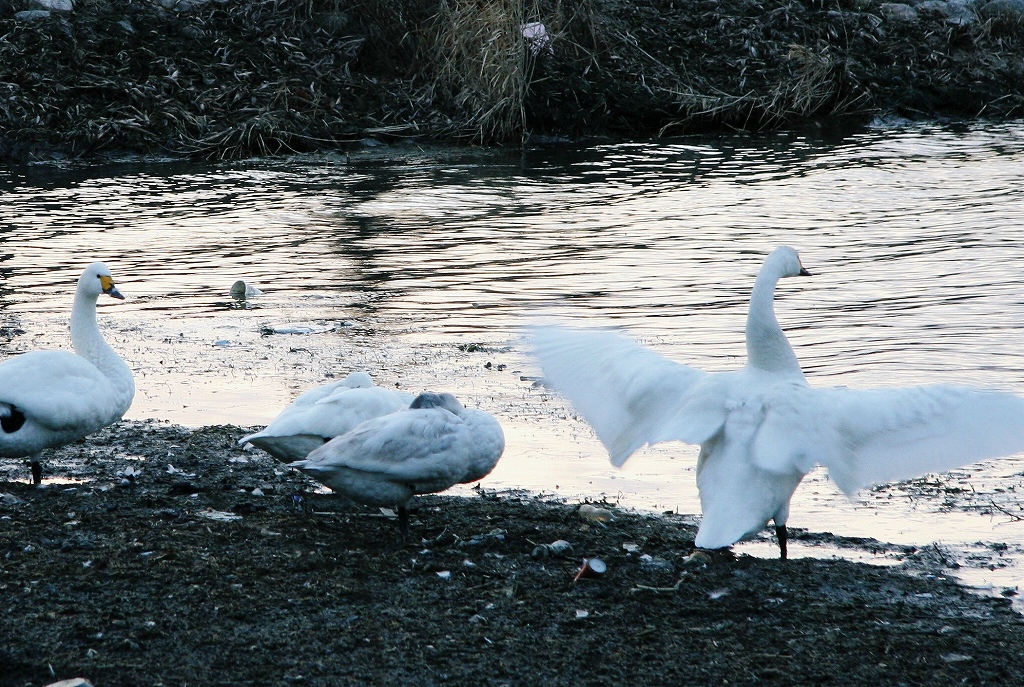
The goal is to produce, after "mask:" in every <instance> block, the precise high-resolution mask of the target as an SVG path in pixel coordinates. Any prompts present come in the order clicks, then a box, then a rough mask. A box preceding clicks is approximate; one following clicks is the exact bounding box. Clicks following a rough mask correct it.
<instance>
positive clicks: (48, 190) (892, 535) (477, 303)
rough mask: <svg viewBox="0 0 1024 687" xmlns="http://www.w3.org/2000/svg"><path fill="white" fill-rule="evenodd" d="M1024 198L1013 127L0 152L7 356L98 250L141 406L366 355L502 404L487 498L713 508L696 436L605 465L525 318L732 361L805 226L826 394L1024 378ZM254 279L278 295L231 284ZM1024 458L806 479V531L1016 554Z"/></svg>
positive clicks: (802, 247) (263, 412)
mask: <svg viewBox="0 0 1024 687" xmlns="http://www.w3.org/2000/svg"><path fill="white" fill-rule="evenodd" d="M1022 189H1024V124H1022V123H1011V124H983V125H974V126H961V127H945V126H937V125H913V126H910V125H907V126H898V125H894V126H885V127H881V126H880V127H877V128H869V129H867V130H862V131H859V132H857V133H855V134H849V135H844V136H838V135H837V136H834V137H826V136H821V137H812V136H807V135H803V134H793V133H783V134H771V135H765V136H729V137H721V138H694V139H677V140H669V141H654V142H640V143H629V144H614V145H594V146H588V147H581V148H565V147H552V148H535V149H530V150H527V151H525V152H522V153H520V152H514V153H493V152H490V153H484V152H474V151H465V150H463V151H452V150H442V149H419V148H393V147H385V146H379V147H370V146H368V147H367V148H366V150H365V151H364V152H361V153H359V154H357V155H352V156H351V157H345V156H313V157H300V158H292V159H287V160H271V161H247V162H244V163H232V164H218V165H183V164H180V163H147V164H139V163H127V162H126V163H119V164H108V165H92V166H78V165H65V166H61V165H54V164H45V165H33V166H26V167H17V168H7V169H4V168H0V239H2V242H0V326H2V327H4V328H5V329H4V330H3V333H2V334H0V352H3V353H4V354H5V355H6V354H9V353H13V352H18V351H24V350H30V349H34V348H38V347H44V346H45V347H68V346H69V342H68V336H67V332H66V329H67V324H68V311H69V307H70V301H71V291H72V289H73V286H74V283H75V280H76V279H77V277H78V274H79V273H80V271H81V269H82V268H83V267H84V266H85V265H86V264H87V263H89V262H91V261H93V260H97V259H100V260H103V261H105V262H107V264H108V265H109V266H110V267H111V268H112V270H113V272H114V276H115V279H116V280H117V282H118V286H119V288H120V289H121V291H122V292H123V293H124V294H125V295H126V296H128V300H127V301H126V302H125V303H115V302H113V301H112V300H110V301H109V302H107V303H102V309H101V311H100V320H101V326H102V327H103V328H104V331H105V333H106V335H107V337H108V339H109V340H110V341H111V342H112V344H113V345H114V346H115V348H117V349H118V350H119V351H120V352H121V353H122V355H123V357H124V358H125V359H126V360H127V361H128V362H129V364H130V365H131V366H132V368H133V369H134V370H135V373H136V383H137V386H138V394H137V396H136V400H135V403H134V406H133V407H132V409H131V411H130V412H129V413H128V415H127V417H128V418H134V419H143V418H158V419H160V420H166V421H170V422H174V423H179V424H184V425H191V426H198V425H205V424H221V423H233V424H239V425H244V426H253V425H263V424H266V423H267V422H268V421H269V420H270V419H271V418H272V417H273V416H274V415H276V413H277V412H278V411H279V410H280V409H281V408H282V407H284V405H286V404H287V403H288V402H289V401H290V400H291V398H292V397H293V396H294V395H296V394H297V393H298V392H300V391H302V390H304V389H307V388H309V387H312V386H314V385H317V384H320V383H323V382H325V381H329V380H330V379H331V378H333V377H338V376H343V375H344V374H346V373H347V372H349V371H351V370H353V369H367V370H368V371H370V372H371V374H373V375H374V376H375V378H376V379H377V380H378V383H381V384H399V385H401V386H402V387H404V388H406V389H408V390H410V391H417V390H422V389H425V388H431V389H438V390H450V391H453V392H454V393H456V394H457V395H459V396H460V397H461V398H462V399H463V401H464V402H465V403H466V404H467V405H470V406H476V407H480V408H483V409H485V410H488V411H490V412H492V413H494V414H495V415H496V416H498V417H499V419H500V420H501V421H502V423H503V425H504V426H505V429H506V434H507V438H508V448H507V451H506V453H505V456H504V458H503V459H502V462H501V463H500V464H499V466H498V468H497V469H496V470H495V472H494V473H493V474H492V475H491V476H490V477H489V478H488V479H487V480H485V482H484V485H485V486H486V487H489V488H496V489H512V488H522V489H527V490H530V491H534V492H541V493H548V494H552V493H553V494H557V495H560V496H567V497H570V498H581V497H583V498H599V497H606V498H608V499H609V500H612V501H618V502H620V503H621V504H622V505H624V506H629V507H636V508H644V509H657V510H678V511H680V512H684V513H697V512H699V504H698V501H697V496H696V489H695V485H694V464H695V458H696V449H695V448H693V447H688V446H684V445H663V446H658V447H655V448H653V449H647V450H644V451H642V452H641V453H639V454H637V455H636V456H634V457H633V458H632V459H631V461H630V462H629V463H627V465H626V467H625V469H623V470H615V469H613V468H612V467H611V466H610V465H609V463H608V461H607V457H606V455H605V454H604V452H603V450H602V449H601V447H600V445H599V444H598V443H597V442H596V441H595V439H594V438H593V436H592V435H591V433H590V431H589V429H588V428H587V427H586V426H585V425H583V424H582V423H581V422H579V421H578V420H577V419H575V418H574V417H573V415H572V413H571V411H569V409H567V408H566V406H565V405H564V404H563V403H562V402H561V401H560V400H559V399H557V398H552V397H550V396H549V395H547V394H545V393H544V392H543V391H542V390H540V389H537V388H535V387H534V384H533V382H534V380H535V379H536V378H537V376H538V371H537V369H536V366H535V365H534V364H533V363H532V361H530V360H529V358H528V357H527V356H526V355H525V354H524V349H523V346H522V344H521V342H520V341H519V337H520V335H521V332H522V327H523V326H524V325H526V324H528V323H530V322H533V321H535V320H536V319H537V318H539V317H548V316H555V317H559V318H562V319H564V320H567V321H570V322H572V323H576V324H580V325H587V326H617V327H621V328H623V329H624V330H627V331H628V332H630V333H631V334H633V335H634V336H636V337H637V338H640V339H642V340H644V341H645V343H648V344H649V345H651V346H652V347H654V348H656V349H657V350H659V351H661V352H662V353H664V354H666V355H668V356H670V357H673V358H675V359H677V360H680V361H682V362H686V363H688V364H691V365H693V366H696V367H699V368H703V369H707V370H724V369H730V368H733V367H736V366H738V365H741V364H742V361H743V354H744V348H743V323H744V318H745V315H746V304H747V299H748V297H749V293H750V288H751V286H752V284H753V279H754V277H755V275H756V274H757V271H758V269H759V268H760V265H761V261H762V259H763V256H764V255H766V254H767V253H768V252H769V251H770V250H771V249H772V248H774V247H775V246H777V245H780V244H789V245H792V246H794V247H796V248H797V249H798V250H799V251H800V253H801V256H802V259H803V262H804V265H805V266H806V267H807V268H808V269H809V270H810V271H811V272H812V273H813V274H814V276H813V277H812V278H807V279H800V280H785V281H783V282H782V284H781V285H780V288H779V291H778V294H777V312H778V316H779V320H780V322H781V323H782V326H783V328H784V329H785V330H786V332H787V334H788V335H789V337H790V340H791V342H792V344H793V346H794V348H795V350H796V352H797V355H798V356H799V358H800V359H801V361H802V363H803V365H804V367H805V369H806V371H807V373H808V378H809V380H810V382H811V384H813V385H846V386H853V387H866V386H879V385H909V384H920V383H932V382H939V381H948V382H957V383H966V384H972V385H980V386H985V387H993V388H1000V389H1009V390H1015V391H1018V392H1021V393H1024V353H1022V351H1021V344H1022V342H1024V280H1022V276H1024V275H1022V270H1024V190H1022ZM239 279H243V280H246V281H248V282H250V283H252V284H254V285H255V286H257V287H258V288H260V289H262V290H263V292H264V293H263V295H261V296H258V297H254V298H251V299H249V300H247V301H239V300H235V299H233V298H232V297H231V296H230V295H229V288H230V287H231V285H232V283H233V282H235V281H236V280H239ZM1022 473H1024V457H1022V458H1017V459H1008V460H1004V461H996V462H991V463H986V464H981V465H977V466H972V467H970V468H967V469H964V470H961V471H958V472H956V473H954V474H953V475H951V476H944V477H943V478H941V480H940V481H938V482H936V484H937V485H938V486H937V487H936V488H935V489H932V490H927V489H926V490H924V492H922V491H921V490H916V491H915V490H904V489H885V490H879V491H873V492H866V493H865V494H864V495H863V498H862V499H861V501H860V502H859V503H851V502H849V501H848V500H847V499H845V497H842V496H841V495H839V494H838V492H837V490H836V489H835V487H834V486H833V485H832V484H831V483H830V482H829V481H828V480H827V478H826V477H825V475H824V474H822V473H813V474H812V475H811V476H809V477H808V479H807V480H805V482H804V484H803V485H802V486H801V488H800V489H799V490H798V491H797V495H796V498H795V499H794V502H793V512H792V515H791V518H790V525H791V526H792V527H806V528H808V529H810V530H812V531H833V532H835V533H837V534H844V535H850V536H866V537H875V538H877V539H881V540H884V541H891V542H898V543H913V544H918V545H921V544H928V543H930V542H935V541H937V542H942V543H943V544H944V545H948V546H950V547H952V548H953V549H955V551H957V552H959V553H958V554H957V555H959V556H961V557H962V558H963V559H964V560H965V561H967V560H968V559H970V557H971V556H972V555H974V554H975V553H977V552H978V551H979V550H989V549H990V548H991V547H987V544H990V543H992V542H1005V543H1007V544H1008V545H1009V548H1008V549H1007V551H1006V552H1002V553H1000V554H999V556H1000V557H1002V558H1005V559H1006V561H1010V560H1011V559H1013V558H1014V557H1015V556H1019V554H1020V551H1021V550H1022V547H1024V523H1022V522H1021V521H1020V516H1024V505H1022V504H1018V503H1017V501H1016V499H1015V498H1014V490H1016V489H1020V490H1021V491H1024V487H1022V486H1021V482H1022V481H1024V477H1022ZM20 476H21V475H20V473H19V477H20ZM951 493H952V494H953V495H952V496H951ZM957 493H959V494H960V495H956V494H957ZM975 542H980V543H978V544H975ZM746 546H748V547H750V550H751V551H760V550H764V551H765V552H768V551H769V550H768V549H767V548H765V547H766V546H767V545H765V544H758V543H754V544H749V545H746ZM758 547H761V548H760V549H759V548H758ZM972 552H973V553H972ZM767 555H771V554H770V553H768V554H767ZM798 555H799V554H798ZM990 558H991V556H990ZM1001 564H1002V563H999V565H1001ZM986 565H988V564H986ZM968 567H970V566H969V564H968ZM975 567H976V568H979V569H981V570H982V572H980V573H979V576H980V577H979V578H978V579H977V580H976V581H978V582H979V583H986V582H985V581H986V580H988V579H989V578H990V577H991V578H992V579H991V581H990V582H989V583H991V584H995V585H1004V586H1014V585H1015V584H1016V579H1017V573H1016V572H1013V570H1014V569H1013V568H1010V569H1007V570H1004V571H1003V572H1002V573H1000V572H998V571H996V572H994V573H992V575H989V572H988V571H986V570H985V569H983V566H975ZM1000 574H1001V575H1002V577H999V575H1000Z"/></svg>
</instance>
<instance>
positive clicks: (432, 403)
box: [409, 391, 466, 415]
mask: <svg viewBox="0 0 1024 687" xmlns="http://www.w3.org/2000/svg"><path fill="white" fill-rule="evenodd" d="M419 408H444V409H445V410H447V411H448V412H450V413H454V414H455V415H461V414H462V413H463V411H465V410H466V409H465V408H464V407H463V406H462V404H461V403H459V401H458V399H457V398H455V397H454V396H452V395H451V394H446V393H444V394H439V393H436V392H433V391H427V392H424V393H422V394H420V395H419V396H417V397H416V398H415V399H413V402H412V404H411V405H410V406H409V410H417V409H419Z"/></svg>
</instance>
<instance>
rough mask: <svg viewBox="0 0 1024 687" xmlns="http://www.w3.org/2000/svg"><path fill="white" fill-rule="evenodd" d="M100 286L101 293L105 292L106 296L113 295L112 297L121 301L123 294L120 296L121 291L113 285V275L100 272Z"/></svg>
mask: <svg viewBox="0 0 1024 687" xmlns="http://www.w3.org/2000/svg"><path fill="white" fill-rule="evenodd" d="M100 287H101V288H102V289H103V293H105V294H107V295H108V296H113V297H114V298H120V299H121V300H122V301H123V300H124V296H122V295H121V292H120V291H118V290H117V287H116V286H114V278H113V277H108V276H107V275H105V274H101V275H100Z"/></svg>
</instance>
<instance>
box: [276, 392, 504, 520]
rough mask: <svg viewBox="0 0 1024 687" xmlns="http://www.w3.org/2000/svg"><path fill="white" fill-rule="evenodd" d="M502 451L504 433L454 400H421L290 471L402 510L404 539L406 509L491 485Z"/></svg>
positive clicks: (435, 395)
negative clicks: (470, 485)
mask: <svg viewBox="0 0 1024 687" xmlns="http://www.w3.org/2000/svg"><path fill="white" fill-rule="evenodd" d="M504 450H505V435H504V434H503V433H502V431H501V425H499V424H498V421H497V420H495V419H494V418H493V417H492V416H490V415H488V414H487V413H485V412H483V411H481V410H467V409H466V408H464V407H463V406H462V404H461V403H459V402H458V400H456V398H455V397H454V396H452V395H451V394H438V393H431V392H428V393H424V394H420V395H419V396H417V397H416V399H415V400H414V401H413V402H412V404H411V405H410V406H409V408H408V409H407V410H403V411H401V412H398V413H392V414H390V415H385V416H383V417H378V418H376V419H373V420H368V421H366V422H364V423H362V424H361V425H359V426H358V427H356V428H355V429H353V430H352V431H351V432H349V433H348V434H344V435H342V436H340V437H337V438H336V439H332V440H331V441H329V442H327V443H326V444H324V445H323V446H322V447H320V448H318V449H316V450H315V451H313V452H312V453H310V454H309V456H308V457H307V458H306V459H305V460H300V461H296V462H294V463H291V464H290V465H289V467H293V468H298V469H300V470H302V471H303V472H305V473H306V474H307V475H309V476H310V477H312V478H313V479H315V480H316V481H318V482H321V483H322V484H325V485H327V486H328V487H330V488H331V489H333V490H334V491H336V492H338V493H339V494H342V495H344V496H347V497H348V498H350V499H352V500H353V501H355V502H356V503H362V504H364V505H368V506H397V507H398V523H399V526H400V527H401V530H402V534H403V535H404V534H405V533H406V532H407V531H408V527H409V514H408V511H407V510H406V507H405V504H406V502H408V501H409V499H410V498H412V497H413V495H415V494H432V493H435V492H439V491H444V490H445V489H447V488H449V487H451V486H454V485H456V484H462V483H466V482H475V481H477V480H480V479H483V478H484V477H486V476H487V475H488V474H489V473H490V472H491V470H493V469H494V466H495V465H496V464H497V463H498V459H499V458H500V457H501V454H502V452H503V451H504Z"/></svg>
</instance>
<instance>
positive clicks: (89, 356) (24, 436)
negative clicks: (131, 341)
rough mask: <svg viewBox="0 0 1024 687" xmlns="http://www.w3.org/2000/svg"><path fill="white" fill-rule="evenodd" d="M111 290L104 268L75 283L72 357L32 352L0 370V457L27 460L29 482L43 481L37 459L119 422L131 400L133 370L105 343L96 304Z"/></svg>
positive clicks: (98, 264) (64, 353)
mask: <svg viewBox="0 0 1024 687" xmlns="http://www.w3.org/2000/svg"><path fill="white" fill-rule="evenodd" d="M102 293H105V294H107V295H109V296H113V297H114V298H118V299H122V300H123V299H124V296H122V295H121V293H120V292H119V291H118V290H117V289H116V288H115V287H114V280H113V278H112V277H111V275H110V270H109V269H107V266H106V265H104V264H103V263H102V262H94V263H93V264H91V265H89V266H88V267H87V268H86V269H85V272H83V273H82V276H81V277H80V278H79V279H78V289H77V290H76V291H75V301H74V305H73V306H72V309H71V344H72V346H73V347H74V349H75V352H74V353H71V352H69V351H56V350H47V351H31V352H29V353H22V354H21V355H18V356H15V357H13V358H11V359H9V360H6V361H4V362H3V363H0V456H3V457H5V458H20V457H23V456H32V460H31V464H32V480H33V482H35V484H39V483H40V481H41V474H42V471H41V468H40V465H39V461H38V454H39V453H40V452H41V451H43V449H47V448H52V447H55V446H63V445H64V444H68V443H71V442H72V441H75V440H77V439H81V438H82V437H84V436H86V435H87V434H91V433H92V432H95V431H96V430H98V429H100V428H102V427H106V426H107V425H109V424H112V423H114V422H116V421H118V420H120V419H121V416H122V415H124V414H125V412H126V411H127V410H128V408H129V407H130V406H131V404H132V398H134V396H135V381H134V380H133V379H132V371H131V370H130V369H129V367H128V365H126V364H125V362H124V361H123V360H121V358H120V357H118V355H117V353H115V352H114V349H112V348H111V347H110V346H109V345H108V344H107V342H106V341H105V340H104V339H103V335H102V334H101V333H100V330H99V327H98V326H97V325H96V300H97V298H99V296H100V294H102Z"/></svg>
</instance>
